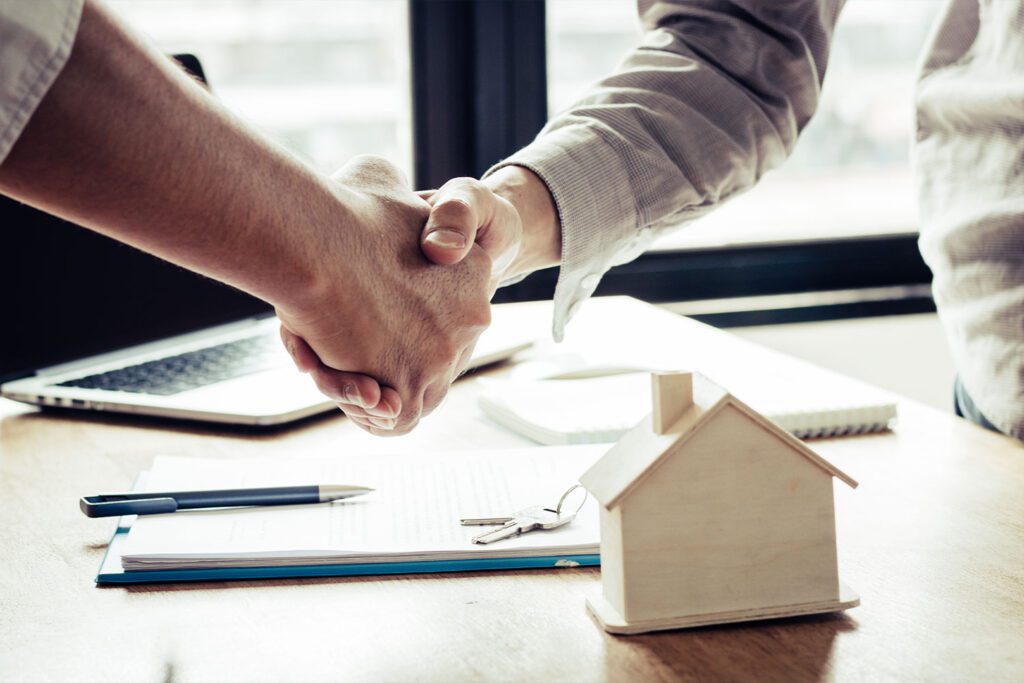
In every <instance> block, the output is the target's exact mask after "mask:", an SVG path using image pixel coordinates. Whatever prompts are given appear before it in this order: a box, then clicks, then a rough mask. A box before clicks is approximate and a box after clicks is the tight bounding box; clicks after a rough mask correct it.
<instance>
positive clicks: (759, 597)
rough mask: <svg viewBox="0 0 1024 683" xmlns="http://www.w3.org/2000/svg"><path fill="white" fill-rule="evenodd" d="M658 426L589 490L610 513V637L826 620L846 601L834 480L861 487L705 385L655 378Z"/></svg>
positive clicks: (600, 468)
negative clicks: (808, 617) (820, 616)
mask: <svg viewBox="0 0 1024 683" xmlns="http://www.w3.org/2000/svg"><path fill="white" fill-rule="evenodd" d="M652 384H653V392H654V396H653V398H654V400H653V406H654V412H653V413H652V414H651V415H650V416H649V417H648V418H646V419H645V420H643V421H641V422H640V424H638V425H637V426H636V427H634V428H633V429H632V430H631V431H630V432H628V433H627V434H626V435H625V436H624V437H623V438H622V439H621V440H620V441H619V442H618V443H617V444H616V445H615V446H614V447H612V449H611V450H610V451H609V452H608V453H607V454H606V455H604V457H602V458H601V459H600V460H599V461H598V462H596V463H595V464H594V466H593V467H591V468H590V470H588V471H587V472H586V473H585V474H584V475H583V476H582V477H581V478H580V482H581V483H582V484H583V485H584V486H585V487H586V488H587V490H589V491H590V493H591V494H592V495H593V496H594V497H595V498H597V500H598V501H599V502H600V503H601V589H602V590H601V594H600V595H593V596H591V597H590V598H589V599H588V601H587V605H588V607H589V608H590V610H591V612H592V613H593V614H594V616H595V617H596V618H597V620H598V621H599V622H600V623H601V625H602V626H604V628H605V629H606V630H608V631H611V632H614V633H640V632H643V631H652V630H659V629H668V628H681V627H686V626H702V625H706V624H716V623H725V622H732V621H747V620H753V619H769V618H774V617H782V616H792V615H797V614H814V613H818V612H830V611H836V610H841V609H847V608H849V607H853V606H855V605H857V604H858V603H859V600H858V599H857V597H856V596H855V595H853V594H852V593H850V591H849V589H847V588H846V587H845V586H842V587H841V584H840V582H839V574H838V568H837V563H836V532H835V513H834V507H833V498H832V478H833V477H836V478H838V479H840V480H841V481H843V482H845V483H846V484H848V485H849V486H851V487H856V486H857V482H855V481H854V480H853V479H851V478H850V477H849V476H847V475H846V474H844V473H843V472H841V471H840V470H838V469H836V468H835V467H833V466H832V465H831V464H830V463H829V462H828V461H826V460H825V459H824V458H822V457H821V456H819V455H818V454H817V453H815V452H814V451H812V450H811V449H810V448H808V447H807V445H806V444H804V443H803V442H802V441H800V440H799V439H797V438H796V437H794V436H792V435H791V434H789V433H788V432H786V431H785V430H783V429H782V428H781V427H778V426H777V425H775V424H774V423H773V422H771V421H770V420H768V419H767V418H765V417H764V416H762V415H759V414H758V413H757V412H756V411H754V410H753V409H752V408H750V407H749V406H747V405H746V404H744V403H743V402H741V401H739V400H738V399H736V398H735V397H733V396H731V395H730V394H729V393H728V392H726V391H725V390H724V389H722V388H721V387H719V386H718V385H716V384H714V383H713V382H711V381H710V380H708V379H707V378H705V377H704V376H702V375H699V374H694V375H691V374H690V373H657V374H655V375H653V376H652Z"/></svg>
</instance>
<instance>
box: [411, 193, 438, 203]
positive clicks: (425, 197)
mask: <svg viewBox="0 0 1024 683" xmlns="http://www.w3.org/2000/svg"><path fill="white" fill-rule="evenodd" d="M436 193H437V190H416V196H417V197H419V198H420V199H422V200H424V201H426V202H430V200H431V198H432V197H433V196H434V194H436Z"/></svg>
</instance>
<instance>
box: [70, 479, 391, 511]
mask: <svg viewBox="0 0 1024 683" xmlns="http://www.w3.org/2000/svg"><path fill="white" fill-rule="evenodd" d="M370 491H373V489H371V488H367V487H366V486H334V485H320V486H317V485H312V486H275V487H270V488H261V489H219V490H216V491H169V492H168V491H164V492H159V493H148V492H136V491H133V492H130V493H106V494H100V495H98V496H85V497H84V498H82V499H81V500H80V501H79V503H78V505H79V507H80V508H81V509H82V512H84V513H85V514H86V516H88V517H114V516H118V515H157V514H162V513H167V512H175V511H176V510H190V509H195V508H220V507H240V506H250V505H301V504H306V503H326V502H328V501H332V500H341V499H342V498H351V497H352V496H361V495H363V494H364V493H369V492H370Z"/></svg>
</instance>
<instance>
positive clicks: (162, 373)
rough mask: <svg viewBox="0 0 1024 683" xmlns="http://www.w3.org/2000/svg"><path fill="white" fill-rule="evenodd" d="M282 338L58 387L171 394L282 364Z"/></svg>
mask: <svg viewBox="0 0 1024 683" xmlns="http://www.w3.org/2000/svg"><path fill="white" fill-rule="evenodd" d="M280 343H281V342H280V340H279V339H278V338H277V336H276V335H273V334H264V335H260V336H258V337H248V338H246V339H239V340H237V341H233V342H228V343H227V344H220V345H218V346H211V347H208V348H205V349H198V350H196V351H189V352H188V353H182V354H180V355H177V356H170V357H168V358H160V359H158V360H151V361H148V362H146V363H140V364H139V365H131V366H129V367H126V368H119V369H117V370H111V371H110V372H104V373H100V374H97V375H89V376H88V377H81V378H79V379H71V380H68V381H66V382H61V383H60V384H59V385H58V386H62V387H79V388H82V389H105V390H107V391H127V392H131V393H136V394H155V395H157V396H171V395H173V394H178V393H181V392H183V391H188V390H189V389H197V388H199V387H203V386H207V385H209V384H214V383H216V382H223V381H224V380H229V379H234V378H235V377H242V376H243V375H251V374H253V373H256V372H260V371H262V370H268V369H270V368H273V367H276V366H278V365H280V364H281V351H280V348H279V347H278V345H279V344H280Z"/></svg>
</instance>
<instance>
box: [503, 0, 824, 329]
mask: <svg viewBox="0 0 1024 683" xmlns="http://www.w3.org/2000/svg"><path fill="white" fill-rule="evenodd" d="M842 4H843V0H785V1H779V0H771V1H765V0H660V1H652V0H641V1H640V2H639V3H638V5H639V9H640V18H641V22H642V25H643V28H644V36H643V39H642V42H641V45H640V47H638V48H637V49H636V50H634V51H632V52H631V53H630V54H629V55H627V57H626V59H625V61H624V62H623V63H622V64H621V65H620V66H619V67H618V69H617V70H616V71H615V72H614V73H612V74H611V75H610V76H608V77H607V78H605V79H603V80H602V81H601V82H600V83H598V84H597V85H595V86H594V87H593V88H592V90H591V91H590V92H589V94H588V95H587V96H585V97H584V98H583V99H582V100H580V101H579V102H577V103H576V104H574V105H573V106H572V107H570V108H569V109H568V110H567V111H565V112H562V113H561V114H559V115H558V116H556V117H555V118H553V119H552V120H551V121H550V122H549V123H548V124H547V126H545V128H544V130H543V131H541V133H540V135H539V136H538V137H537V139H536V140H535V141H534V142H533V143H531V144H530V145H528V146H527V147H525V148H523V149H522V150H520V151H519V152H517V153H516V154H514V155H512V156H511V157H510V158H508V159H506V160H504V161H503V162H501V163H500V164H498V165H497V166H495V167H494V168H493V169H491V170H490V171H489V173H493V172H494V170H497V169H498V168H501V167H502V166H506V165H509V164H515V165H518V166H524V167H526V168H529V169H530V170H532V171H533V172H534V173H536V174H537V175H538V176H540V178H541V179H543V180H544V182H545V183H546V184H547V186H548V189H549V190H550V191H551V194H552V197H553V198H554V200H555V205H556V207H557V209H558V213H559V218H560V220H561V223H562V261H561V270H560V274H559V278H558V285H557V286H556V289H555V319H554V336H555V339H561V337H562V335H563V333H564V329H565V324H566V322H567V321H568V319H569V318H571V317H572V315H573V314H574V313H575V311H576V309H577V308H578V306H579V304H580V303H581V302H582V301H583V300H584V299H586V298H587V297H589V296H590V295H591V294H592V293H593V291H594V289H595V288H596V287H597V285H598V283H599V282H600V279H601V277H602V276H603V275H604V273H605V272H606V271H607V270H608V269H609V268H611V267H612V266H614V265H618V264H620V263H625V262H626V261H630V260H632V259H634V258H636V257H637V256H639V255H640V254H641V253H642V252H643V251H644V250H645V249H646V248H647V246H649V245H650V243H651V242H652V241H653V240H654V238H655V237H656V236H657V234H658V233H659V232H660V231H662V230H664V229H667V228H668V227H675V226H678V225H680V224H681V223H684V222H687V221H689V220H692V219H693V218H696V217H698V216H700V215H702V214H704V213H706V212H707V211H708V210H709V209H710V208H713V207H714V206H716V205H718V204H720V203H722V202H723V201H725V200H727V199H729V198H730V197H732V196H733V195H735V194H737V193H739V192H741V191H743V190H745V189H747V188H749V187H751V186H752V185H753V184H754V183H755V182H756V181H757V180H758V179H759V178H760V177H761V175H762V174H764V173H765V172H766V171H767V170H769V169H771V168H773V167H774V166H777V165H778V164H779V163H780V162H781V161H782V160H783V159H785V158H786V156H787V155H788V154H789V152H790V151H791V150H792V148H793V145H794V144H795V142H796V138H797V134H798V132H799V131H800V129H801V128H802V127H803V126H804V125H805V124H806V123H807V121H808V120H809V119H810V117H811V115H812V114H813V113H814V110H815V108H816V106H817V102H818V95H819V92H820V85H821V81H822V79H823V78H824V74H825V65H826V61H827V58H828V50H829V45H830V42H831V38H832V29H833V26H834V25H835V21H836V18H837V16H838V14H839V10H840V8H841V6H842Z"/></svg>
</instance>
